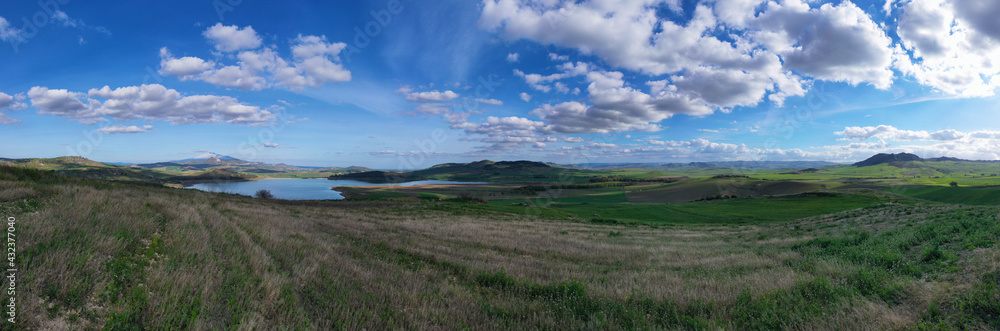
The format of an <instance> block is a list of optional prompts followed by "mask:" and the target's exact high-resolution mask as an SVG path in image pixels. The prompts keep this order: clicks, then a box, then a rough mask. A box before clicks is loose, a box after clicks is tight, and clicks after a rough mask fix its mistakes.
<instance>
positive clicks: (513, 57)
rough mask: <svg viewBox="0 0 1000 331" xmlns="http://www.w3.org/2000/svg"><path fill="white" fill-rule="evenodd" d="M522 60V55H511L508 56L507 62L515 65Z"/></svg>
mask: <svg viewBox="0 0 1000 331" xmlns="http://www.w3.org/2000/svg"><path fill="white" fill-rule="evenodd" d="M520 60H521V54H517V53H510V54H507V62H510V63H514V62H517V61H520Z"/></svg>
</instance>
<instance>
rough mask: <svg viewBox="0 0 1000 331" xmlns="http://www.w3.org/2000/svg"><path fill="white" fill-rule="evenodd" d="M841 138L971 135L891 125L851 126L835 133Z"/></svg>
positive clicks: (936, 138) (945, 138) (911, 138)
mask: <svg viewBox="0 0 1000 331" xmlns="http://www.w3.org/2000/svg"><path fill="white" fill-rule="evenodd" d="M985 133H988V132H975V133H973V134H979V135H982V134H985ZM834 134H836V135H838V136H841V137H843V138H841V140H857V141H861V140H868V139H871V138H881V139H889V140H896V141H953V140H959V139H962V138H965V137H967V136H969V134H966V133H963V132H959V131H955V130H941V131H936V132H928V131H912V130H901V129H897V128H896V127H894V126H891V125H879V126H866V127H860V126H851V127H846V128H844V131H839V132H834Z"/></svg>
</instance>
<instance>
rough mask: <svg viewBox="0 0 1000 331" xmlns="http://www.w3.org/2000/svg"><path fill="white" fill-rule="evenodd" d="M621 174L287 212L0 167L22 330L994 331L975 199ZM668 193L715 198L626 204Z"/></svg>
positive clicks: (996, 229)
mask: <svg viewBox="0 0 1000 331" xmlns="http://www.w3.org/2000/svg"><path fill="white" fill-rule="evenodd" d="M699 171H702V170H699ZM539 174H544V175H545V176H551V177H545V176H537V175H539ZM622 174H623V172H621V171H618V172H615V171H592V170H573V169H571V170H562V169H555V170H554V171H548V172H544V173H542V172H534V173H532V174H531V178H530V179H525V180H522V181H521V182H515V181H508V182H504V181H498V182H496V183H493V184H487V185H479V186H475V185H472V186H474V188H471V189H468V188H465V186H463V187H461V188H459V187H447V186H445V187H391V186H390V187H379V188H357V190H358V192H355V193H357V194H359V195H358V198H357V199H349V200H347V201H284V200H260V199H253V198H250V197H244V196H237V195H229V194H213V193H206V192H200V191H193V190H179V189H173V188H168V187H164V186H162V185H157V184H154V183H135V182H123V181H107V180H101V179H92V178H90V179H88V178H78V177H71V176H67V175H63V174H59V173H52V172H48V171H38V170H33V169H29V168H25V167H9V166H4V167H0V213H3V215H5V216H6V215H14V216H16V217H17V218H18V221H19V222H20V228H19V229H18V231H20V236H21V238H22V239H23V241H22V242H21V243H19V250H20V252H21V253H20V255H18V259H19V263H21V265H22V269H21V275H22V276H21V277H22V278H21V281H20V282H21V283H20V284H19V286H20V288H21V290H20V291H19V292H18V293H19V294H18V300H20V301H19V302H20V306H19V310H20V312H21V314H22V315H20V316H22V318H23V319H22V320H20V324H19V326H21V327H27V328H57V329H59V328H80V329H100V328H105V329H133V328H134V327H135V326H139V327H141V328H143V329H243V328H259V329H340V328H344V329H354V328H362V327H364V328H376V329H393V328H417V329H427V328H444V329H456V328H474V329H483V328H486V329H494V328H603V329H635V328H654V329H720V328H721V329H834V328H841V329H845V328H846V329H858V328H877V329H899V328H920V329H951V328H967V329H982V328H998V327H1000V325H997V324H996V323H997V320H998V318H997V317H998V316H1000V306H998V305H997V302H1000V291H998V285H1000V276H998V267H1000V266H998V261H1000V249H998V247H997V238H1000V208H998V207H996V204H993V203H990V201H991V200H990V199H992V198H993V196H992V195H991V194H992V193H984V194H980V191H975V190H990V189H989V188H965V187H957V188H956V187H949V186H947V184H945V185H939V186H934V187H923V188H912V187H896V188H894V187H885V188H882V189H874V188H870V187H875V186H873V185H872V184H871V183H863V184H862V183H858V182H857V181H853V180H836V179H833V178H812V179H806V180H802V183H804V184H793V185H787V184H781V185H767V184H768V183H775V182H777V183H784V182H783V181H781V180H776V179H774V178H768V177H769V176H779V177H780V176H789V175H783V174H780V173H779V171H770V170H768V171H760V172H759V173H758V174H749V175H747V174H741V175H739V176H747V177H739V176H721V177H720V176H718V174H711V173H710V174H694V173H692V172H673V173H671V172H662V171H656V170H654V171H642V170H629V173H627V175H628V176H627V177H629V178H636V179H635V180H632V179H624V178H625V177H615V176H620V175H622ZM436 175H437V176H440V177H438V178H442V179H448V178H445V177H444V176H443V175H442V174H436ZM699 175H700V176H699ZM465 176H470V175H469V174H465ZM480 179H484V178H482V177H481V178H480ZM485 179H488V178H485ZM591 179H594V180H591ZM652 179H663V180H662V181H656V180H652ZM667 179H669V180H667ZM536 180H537V181H536ZM644 180H649V181H648V182H646V181H644ZM560 182H561V183H564V184H561V186H560V185H553V183H560ZM609 182H613V183H625V184H615V185H606V186H604V187H600V186H601V185H591V184H595V183H609ZM845 182H846V183H845ZM692 183H693V184H692ZM588 185H591V186H588ZM684 185H688V186H691V187H696V186H706V185H707V186H710V187H711V186H715V187H716V188H718V189H719V190H718V191H717V192H718V193H717V194H716V195H719V196H720V197H719V198H715V197H714V196H711V197H709V198H710V199H705V195H706V194H703V193H704V192H701V191H698V190H691V191H692V192H696V193H697V194H692V195H690V196H687V197H685V198H684V199H681V200H691V201H686V202H674V203H664V202H655V201H654V202H634V201H633V200H634V199H647V200H646V201H651V200H650V199H653V198H655V197H656V196H657V195H656V194H652V193H650V192H657V191H658V190H661V191H664V192H670V193H665V194H664V195H663V196H669V197H671V198H670V199H674V197H675V196H677V195H678V193H677V192H682V191H685V190H677V189H676V187H677V186H682V187H683V186H684ZM692 185H693V186H692ZM532 186H541V187H542V188H543V189H541V190H533V189H530V188H531V187H532ZM824 186H825V187H824ZM562 187H566V188H562ZM671 190H673V191H671ZM941 190H958V191H956V192H960V193H958V194H945V193H940V192H942V191H941ZM802 191H811V192H802ZM698 192H700V193H698ZM983 192H986V191H983ZM373 193H377V194H374V195H373ZM948 193H952V192H948ZM366 194H367V195H366ZM723 195H728V196H729V197H727V198H722V197H721V196H723ZM734 196H735V197H734ZM955 197H959V198H955ZM947 199H953V200H956V201H944V200H947ZM966 199H968V200H966ZM963 201H971V202H973V203H968V204H954V202H963Z"/></svg>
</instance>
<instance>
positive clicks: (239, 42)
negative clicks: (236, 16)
mask: <svg viewBox="0 0 1000 331" xmlns="http://www.w3.org/2000/svg"><path fill="white" fill-rule="evenodd" d="M202 35H203V36H205V39H208V41H209V42H210V43H212V45H213V46H215V49H216V50H218V51H220V52H235V51H239V50H244V49H255V48H258V47H260V45H261V43H262V40H261V38H260V36H258V35H257V31H254V30H253V27H250V26H247V27H243V28H240V27H238V26H235V25H232V26H226V25H222V23H216V24H215V25H213V26H212V27H210V28H208V29H207V30H205V32H202Z"/></svg>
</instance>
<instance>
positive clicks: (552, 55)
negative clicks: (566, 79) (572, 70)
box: [549, 53, 569, 62]
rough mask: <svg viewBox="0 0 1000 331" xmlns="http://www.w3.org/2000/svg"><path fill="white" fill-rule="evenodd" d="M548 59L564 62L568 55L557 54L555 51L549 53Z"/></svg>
mask: <svg viewBox="0 0 1000 331" xmlns="http://www.w3.org/2000/svg"><path fill="white" fill-rule="evenodd" d="M549 60H552V61H561V62H565V61H569V55H559V54H556V53H549Z"/></svg>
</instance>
